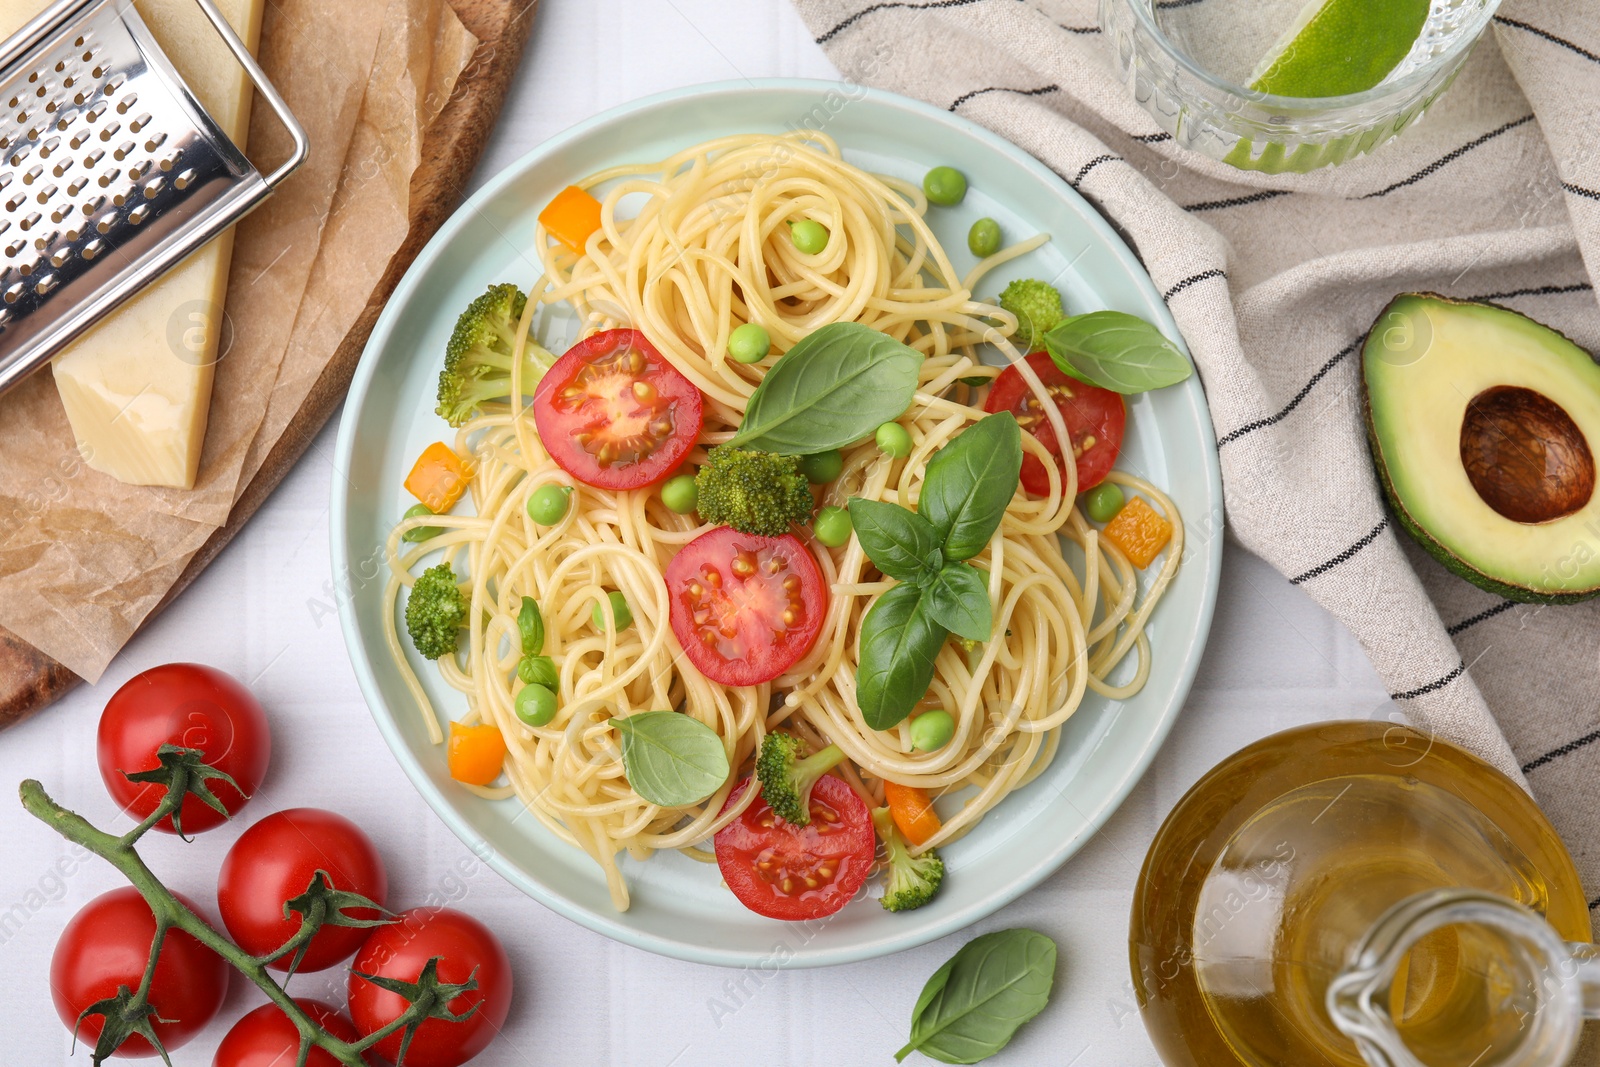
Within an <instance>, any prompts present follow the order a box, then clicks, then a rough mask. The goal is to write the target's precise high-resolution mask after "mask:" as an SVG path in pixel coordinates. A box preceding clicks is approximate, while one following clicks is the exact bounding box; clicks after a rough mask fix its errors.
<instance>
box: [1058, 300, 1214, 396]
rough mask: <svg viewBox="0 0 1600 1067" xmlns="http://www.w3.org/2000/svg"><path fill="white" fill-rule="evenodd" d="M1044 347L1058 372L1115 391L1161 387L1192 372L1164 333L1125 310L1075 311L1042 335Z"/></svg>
mask: <svg viewBox="0 0 1600 1067" xmlns="http://www.w3.org/2000/svg"><path fill="white" fill-rule="evenodd" d="M1044 347H1045V350H1046V351H1047V352H1049V353H1050V359H1051V361H1052V362H1054V363H1055V365H1056V366H1057V367H1060V368H1061V371H1062V373H1064V374H1070V375H1071V376H1072V377H1074V378H1077V379H1078V380H1079V381H1083V382H1088V383H1089V384H1090V385H1098V386H1099V387H1100V388H1102V389H1110V390H1111V391H1112V392H1114V393H1125V394H1126V393H1143V392H1146V391H1148V390H1151V389H1161V388H1164V387H1166V386H1169V385H1176V384H1178V383H1179V382H1181V381H1183V380H1184V379H1185V378H1187V377H1189V375H1190V374H1192V373H1194V368H1192V367H1191V366H1190V365H1189V358H1188V357H1187V356H1185V355H1184V354H1183V352H1182V351H1181V350H1180V349H1179V348H1178V346H1177V345H1175V344H1173V343H1172V342H1171V341H1169V340H1168V339H1167V337H1166V335H1165V334H1163V333H1162V332H1161V331H1160V330H1158V329H1156V328H1155V327H1154V326H1153V325H1151V324H1150V323H1148V322H1146V321H1145V320H1143V319H1141V318H1139V316H1137V315H1129V314H1128V313H1127V312H1123V311H1091V312H1089V314H1087V315H1074V316H1072V317H1071V318H1069V319H1067V320H1066V321H1065V322H1063V323H1061V325H1059V326H1057V327H1056V328H1055V329H1053V330H1051V331H1050V332H1049V333H1047V334H1045V335H1044Z"/></svg>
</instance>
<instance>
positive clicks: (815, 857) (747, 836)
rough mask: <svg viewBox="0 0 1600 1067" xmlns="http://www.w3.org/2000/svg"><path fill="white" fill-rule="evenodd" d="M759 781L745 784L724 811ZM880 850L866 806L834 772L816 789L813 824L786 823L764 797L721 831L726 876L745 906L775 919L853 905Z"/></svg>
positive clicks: (719, 840) (720, 863) (719, 861)
mask: <svg viewBox="0 0 1600 1067" xmlns="http://www.w3.org/2000/svg"><path fill="white" fill-rule="evenodd" d="M754 781H755V779H753V778H749V779H746V780H745V781H744V782H743V783H741V784H740V785H739V787H738V788H736V789H735V790H734V791H733V795H732V796H730V797H728V803H727V804H726V805H724V809H726V808H729V807H732V806H733V805H734V804H735V803H737V802H738V800H739V797H740V796H741V795H743V793H744V791H745V790H746V789H749V788H751V783H752V782H754ZM876 847H877V838H876V837H874V836H873V832H872V815H871V813H870V812H868V811H867V805H866V804H865V803H864V802H863V801H862V799H861V798H860V797H859V796H857V795H856V791H855V790H854V789H851V788H850V786H849V785H848V784H847V783H846V782H845V780H844V779H842V778H840V777H838V776H836V775H832V774H825V775H823V776H822V777H821V778H819V779H817V784H816V785H814V786H812V787H811V824H810V825H809V826H795V825H793V824H792V823H786V822H784V821H783V820H782V819H780V818H778V817H777V816H775V815H773V814H772V809H771V808H769V807H767V802H766V799H765V798H763V797H757V798H756V800H755V803H753V804H751V805H750V806H749V807H748V808H746V809H745V811H744V814H742V815H740V816H739V817H738V818H737V819H735V820H733V821H732V822H731V823H729V824H728V825H727V826H724V827H723V828H722V829H721V830H718V831H717V836H716V848H717V866H718V867H719V868H721V870H722V880H723V881H724V882H727V883H728V888H729V889H731V890H733V895H734V896H736V897H738V898H739V903H741V904H743V905H744V906H745V907H747V908H749V909H750V910H751V911H753V912H755V913H756V914H758V915H765V916H767V918H769V919H789V920H795V919H816V918H820V917H822V916H824V915H832V914H833V913H834V912H836V911H838V910H839V909H840V908H842V907H844V906H845V905H846V904H848V903H850V899H851V898H852V897H854V896H855V895H856V891H857V890H858V889H860V888H861V886H862V883H864V882H865V881H866V880H867V874H868V872H870V871H871V870H872V856H873V851H874V850H875V849H876Z"/></svg>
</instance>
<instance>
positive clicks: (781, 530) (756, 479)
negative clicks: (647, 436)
mask: <svg viewBox="0 0 1600 1067" xmlns="http://www.w3.org/2000/svg"><path fill="white" fill-rule="evenodd" d="M694 487H695V490H696V492H697V494H698V500H697V502H696V504H695V510H697V511H699V512H700V517H701V518H702V519H704V520H705V521H707V522H710V523H716V524H718V525H722V526H732V527H733V528H734V529H735V530H738V531H739V532H741V533H747V534H759V535H760V536H762V537H778V536H780V535H782V534H786V533H788V532H789V527H790V525H792V524H793V523H797V522H805V521H806V520H807V519H809V518H810V517H811V511H812V509H813V508H814V507H815V506H816V505H815V502H814V501H813V500H812V499H811V483H810V482H807V481H806V476H805V475H804V474H802V473H800V457H799V456H780V455H778V454H776V453H774V452H753V451H749V450H747V449H743V448H731V447H729V446H728V445H719V446H717V447H716V448H713V449H712V450H711V452H710V456H709V461H708V462H707V463H706V465H705V466H704V467H701V468H700V473H699V474H696V475H695V478H694Z"/></svg>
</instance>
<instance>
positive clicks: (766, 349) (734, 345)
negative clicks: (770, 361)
mask: <svg viewBox="0 0 1600 1067" xmlns="http://www.w3.org/2000/svg"><path fill="white" fill-rule="evenodd" d="M823 242H824V243H826V242H827V237H826V236H824V237H823ZM771 351H772V338H771V337H770V336H769V335H768V334H767V330H766V327H765V326H762V325H761V324H760V323H759V322H747V323H745V324H744V325H743V326H735V327H734V329H733V332H732V333H730V334H729V335H728V356H729V358H731V359H732V360H733V361H734V362H736V363H760V362H761V361H762V360H764V359H766V358H767V355H768V353H770V352H771Z"/></svg>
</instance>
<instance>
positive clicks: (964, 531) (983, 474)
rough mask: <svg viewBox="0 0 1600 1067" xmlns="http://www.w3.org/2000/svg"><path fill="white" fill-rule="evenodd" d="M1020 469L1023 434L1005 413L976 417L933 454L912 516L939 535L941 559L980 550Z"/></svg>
mask: <svg viewBox="0 0 1600 1067" xmlns="http://www.w3.org/2000/svg"><path fill="white" fill-rule="evenodd" d="M1021 471H1022V431H1021V430H1020V429H1019V428H1018V427H1017V420H1016V419H1015V418H1014V417H1013V416H1012V415H1011V413H1010V412H1007V411H1002V412H999V413H997V414H994V415H989V416H987V417H986V418H982V419H979V420H978V421H977V422H975V423H973V424H972V425H971V426H968V427H967V428H966V429H965V430H963V431H962V432H961V433H960V434H958V435H957V436H956V438H955V440H953V441H951V442H950V443H949V444H947V445H945V446H944V447H943V448H941V449H939V451H937V452H935V453H934V454H933V457H932V458H931V459H929V460H928V469H927V472H926V473H925V474H924V475H923V479H922V494H921V496H920V497H919V498H918V500H917V514H919V515H921V516H922V517H923V518H925V519H927V520H928V521H929V522H930V523H932V524H933V528H934V529H935V530H937V531H938V532H939V537H940V540H941V547H942V548H943V549H944V558H945V559H947V560H962V559H971V558H972V557H973V556H976V555H977V554H978V553H979V552H982V551H983V549H984V546H985V545H987V544H988V543H989V538H991V537H993V536H994V532H995V530H997V529H999V528H1000V520H1001V519H1003V518H1005V514H1006V505H1007V504H1009V503H1011V498H1012V496H1014V495H1015V494H1016V492H1017V478H1018V476H1019V475H1020V473H1021ZM852 517H853V516H852ZM868 555H871V552H868ZM874 562H876V561H874Z"/></svg>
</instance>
